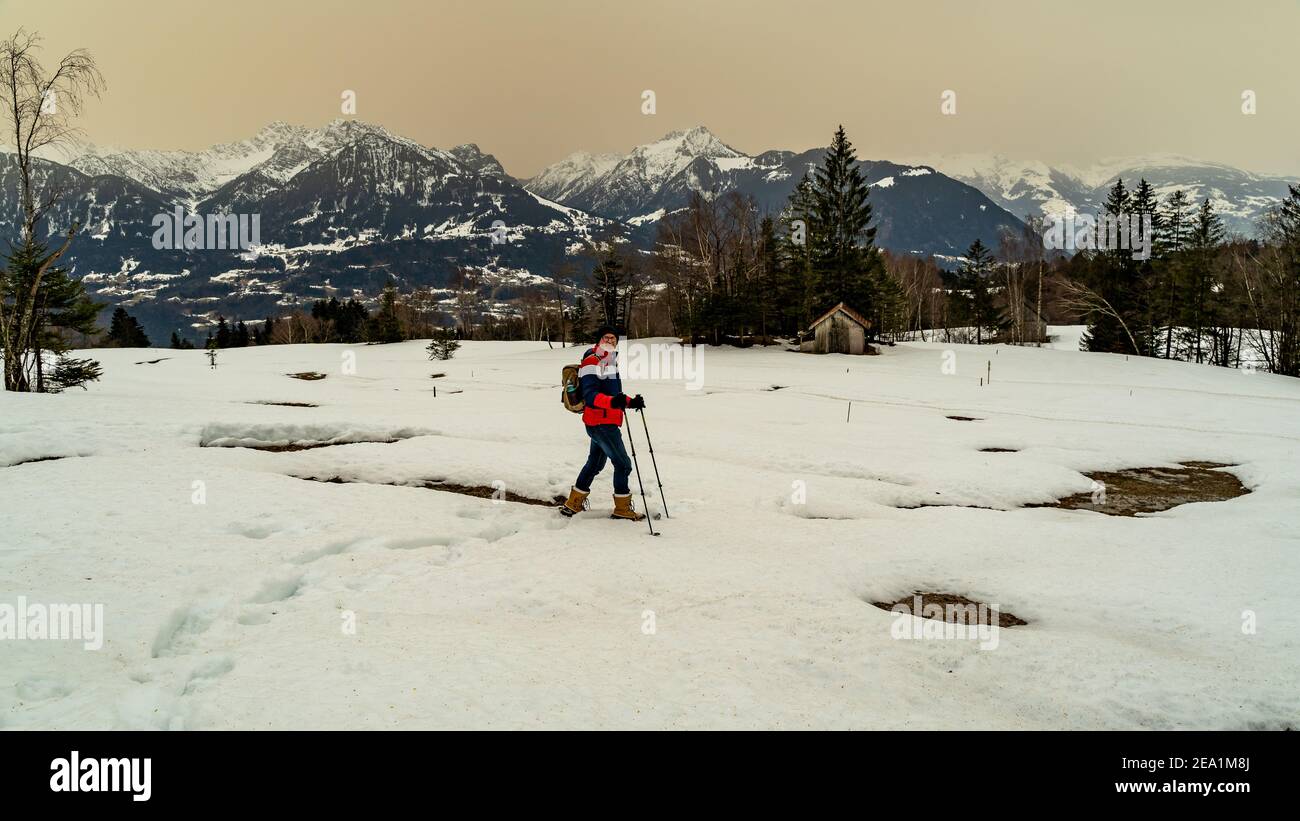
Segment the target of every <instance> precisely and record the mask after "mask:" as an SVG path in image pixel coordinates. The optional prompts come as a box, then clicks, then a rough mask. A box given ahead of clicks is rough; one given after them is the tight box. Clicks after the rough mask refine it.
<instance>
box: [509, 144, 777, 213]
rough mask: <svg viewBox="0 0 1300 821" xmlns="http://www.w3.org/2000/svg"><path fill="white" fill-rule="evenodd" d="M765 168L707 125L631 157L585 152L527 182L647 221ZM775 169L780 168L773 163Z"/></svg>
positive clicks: (571, 200) (548, 193) (549, 193)
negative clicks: (646, 217) (683, 201)
mask: <svg viewBox="0 0 1300 821" xmlns="http://www.w3.org/2000/svg"><path fill="white" fill-rule="evenodd" d="M759 167H762V164H761V163H760V162H759V161H758V160H757V159H756V158H754V157H751V156H749V155H747V154H745V153H743V152H741V151H737V150H736V149H734V148H732V147H731V146H729V145H727V144H726V143H724V142H723V141H722V140H720V139H718V138H717V137H716V136H715V135H714V134H713V132H711V131H709V129H707V128H705V127H704V126H695V127H694V128H689V129H683V130H680V131H672V132H669V133H668V134H665V135H664V136H662V137H660V138H659V139H657V140H654V141H653V142H649V143H646V144H645V145H638V146H636V147H634V148H633V149H632V150H631V151H629V152H628V153H627V154H623V155H618V154H597V155H593V154H589V153H587V152H583V151H580V152H578V153H575V154H571V155H569V156H568V157H566V158H565V159H564V160H561V161H560V162H558V163H556V164H555V165H552V166H549V167H548V168H546V169H544V170H543V171H542V172H541V173H540V174H538V175H537V176H536V177H533V178H532V179H531V180H529V181H528V183H527V185H528V188H529V190H531V191H533V192H535V193H537V194H539V195H541V196H544V197H546V198H548V199H552V200H555V201H557V202H564V203H567V204H571V205H574V206H576V207H578V208H582V209H583V210H586V211H591V212H592V213H596V214H601V215H603V216H608V217H612V218H615V219H624V220H629V219H633V218H642V217H643V215H645V214H649V213H654V212H656V211H658V210H660V209H661V208H667V209H668V210H672V207H673V206H675V205H676V204H678V202H679V201H680V200H681V199H682V198H683V197H685V196H688V195H689V193H690V192H692V191H713V190H718V189H720V188H724V187H727V185H726V183H727V181H728V180H729V179H730V178H731V177H733V176H734V174H735V173H736V172H740V171H746V170H750V169H755V168H759ZM772 167H773V168H776V167H777V164H773V166H772Z"/></svg>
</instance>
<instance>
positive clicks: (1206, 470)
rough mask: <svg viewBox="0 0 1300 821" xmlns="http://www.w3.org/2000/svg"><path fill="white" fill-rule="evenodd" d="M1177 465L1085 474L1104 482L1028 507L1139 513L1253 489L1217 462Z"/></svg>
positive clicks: (1222, 498)
mask: <svg viewBox="0 0 1300 821" xmlns="http://www.w3.org/2000/svg"><path fill="white" fill-rule="evenodd" d="M1181 464H1182V467H1177V468H1159V467H1149V468H1129V469H1127V470H1116V471H1104V472H1100V473H1089V474H1085V475H1086V476H1087V477H1088V478H1089V479H1092V480H1093V481H1094V482H1096V483H1098V485H1101V486H1102V488H1101V489H1098V490H1097V491H1096V492H1088V493H1076V494H1074V495H1073V496H1067V497H1065V498H1064V499H1061V500H1060V501H1057V502H1051V503H1045V504H1030V505H1025V507H1059V508H1065V509H1066V510H1092V511H1096V512H1097V513H1105V514H1107V515H1109V516H1136V515H1138V514H1139V513H1159V512H1160V511H1162V510H1169V509H1170V508H1175V507H1178V506H1179V505H1185V504H1191V503H1193V502H1223V501H1227V500H1228V499H1235V498H1237V497H1238V496H1245V495H1246V494H1247V493H1250V489H1249V488H1247V487H1246V486H1245V485H1243V484H1242V483H1241V480H1239V479H1238V478H1237V477H1236V476H1234V475H1233V474H1231V473H1229V472H1228V471H1226V470H1223V468H1228V467H1233V465H1225V464H1220V463H1218V462H1182V463H1181Z"/></svg>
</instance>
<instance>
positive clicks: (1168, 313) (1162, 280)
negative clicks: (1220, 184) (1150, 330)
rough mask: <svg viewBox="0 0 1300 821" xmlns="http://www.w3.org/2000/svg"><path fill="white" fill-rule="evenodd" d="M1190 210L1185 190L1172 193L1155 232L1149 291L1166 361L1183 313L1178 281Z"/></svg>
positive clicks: (1171, 353) (1191, 214) (1188, 227)
mask: <svg viewBox="0 0 1300 821" xmlns="http://www.w3.org/2000/svg"><path fill="white" fill-rule="evenodd" d="M1193 209H1194V207H1193V205H1192V204H1191V202H1190V201H1189V200H1188V198H1187V193H1186V192H1185V191H1183V190H1182V189H1179V190H1177V191H1174V192H1173V193H1172V194H1170V195H1169V196H1168V197H1166V198H1165V202H1164V207H1163V208H1162V209H1161V215H1160V223H1159V228H1158V230H1157V232H1156V278H1155V280H1156V281H1155V285H1154V287H1153V289H1152V304H1153V311H1154V312H1155V314H1156V322H1157V325H1158V326H1159V327H1160V329H1161V333H1162V334H1163V336H1164V342H1163V349H1164V357H1165V359H1169V358H1171V357H1172V356H1173V353H1174V351H1173V343H1174V326H1175V325H1177V324H1178V318H1179V316H1180V315H1181V313H1182V305H1181V301H1180V298H1179V297H1180V289H1179V282H1180V281H1181V279H1182V273H1181V272H1182V268H1183V264H1184V251H1185V250H1186V248H1187V242H1188V239H1189V237H1190V234H1191V226H1192V222H1193V219H1194V210H1193Z"/></svg>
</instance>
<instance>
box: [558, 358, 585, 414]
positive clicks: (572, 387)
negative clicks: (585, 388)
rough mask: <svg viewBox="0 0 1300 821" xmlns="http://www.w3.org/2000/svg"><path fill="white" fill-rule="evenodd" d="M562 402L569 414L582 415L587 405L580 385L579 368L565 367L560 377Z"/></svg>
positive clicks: (573, 366)
mask: <svg viewBox="0 0 1300 821" xmlns="http://www.w3.org/2000/svg"><path fill="white" fill-rule="evenodd" d="M560 402H561V403H562V404H563V405H564V409H565V410H567V411H568V412H569V413H582V412H583V411H584V410H585V409H586V407H587V403H585V402H583V401H582V385H580V384H578V366H577V365H565V366H564V370H563V371H561V376H560Z"/></svg>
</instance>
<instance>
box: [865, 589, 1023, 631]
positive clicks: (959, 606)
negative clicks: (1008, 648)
mask: <svg viewBox="0 0 1300 821" xmlns="http://www.w3.org/2000/svg"><path fill="white" fill-rule="evenodd" d="M871 604H872V605H873V606H875V607H879V608H880V609H881V610H890V611H893V610H894V608H895V607H898V606H900V605H901V606H902V607H905V608H906V612H908V613H911V614H912V615H913V616H920V617H921V618H923V619H933V620H935V621H943V622H948V623H950V624H966V625H976V624H988V625H992V624H993V618H994V616H995V615H996V617H997V626H998V627H1018V626H1020V625H1022V624H1028V623H1029V622H1027V621H1025V620H1024V619H1022V618H1020V617H1019V616H1014V615H1012V614H1011V613H1008V612H1006V611H1005V610H1000V609H999V610H994V609H992V608H991V607H990V606H989V605H987V604H985V603H983V602H978V601H975V600H974V599H968V598H966V597H965V596H962V595H960V594H958V593H923V592H921V591H919V590H918V591H916V592H915V593H913V594H912V595H910V596H904V597H903V598H901V599H899V600H898V601H892V602H880V601H873V602H871Z"/></svg>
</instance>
